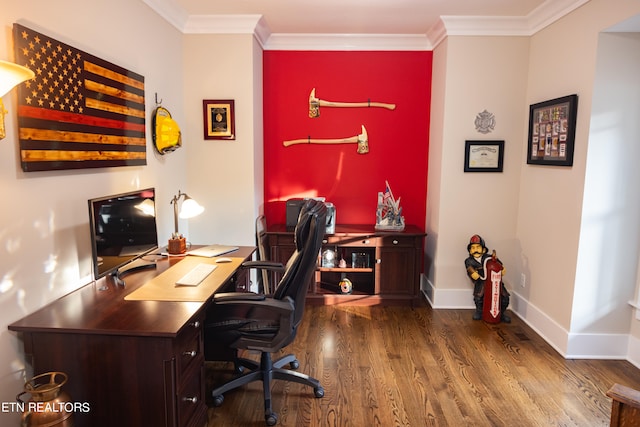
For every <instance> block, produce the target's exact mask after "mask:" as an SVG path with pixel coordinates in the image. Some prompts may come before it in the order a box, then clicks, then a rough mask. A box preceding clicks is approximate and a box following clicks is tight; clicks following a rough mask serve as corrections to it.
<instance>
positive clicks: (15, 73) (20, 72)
mask: <svg viewBox="0 0 640 427" xmlns="http://www.w3.org/2000/svg"><path fill="white" fill-rule="evenodd" d="M34 77H35V74H34V73H33V71H31V70H30V69H28V68H26V67H23V66H21V65H18V64H14V63H12V62H7V61H2V60H0V139H4V137H5V136H6V134H5V131H4V115H5V114H7V110H5V109H4V104H3V102H2V97H3V96H5V95H6V94H7V93H9V91H10V90H11V89H13V88H14V87H15V86H17V85H18V84H20V83H22V82H24V81H25V80H29V79H32V78H34Z"/></svg>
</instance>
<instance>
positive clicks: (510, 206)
mask: <svg viewBox="0 0 640 427" xmlns="http://www.w3.org/2000/svg"><path fill="white" fill-rule="evenodd" d="M528 49H529V40H528V38H526V37H448V38H447V40H446V41H445V42H443V43H442V44H441V45H439V46H438V47H437V49H436V51H435V52H434V73H433V87H434V93H433V98H432V106H431V111H432V121H431V126H432V128H431V134H430V142H429V144H430V152H429V161H430V164H429V193H428V198H429V199H428V201H427V205H428V207H429V212H430V213H429V218H428V219H427V221H428V226H427V233H428V237H427V253H428V256H431V257H433V262H432V266H431V268H430V269H428V270H427V276H428V278H429V284H428V285H427V294H431V298H432V303H433V305H434V307H436V308H448V307H467V308H470V307H473V296H472V284H471V281H470V280H469V278H468V277H467V275H466V271H465V269H464V259H465V258H466V257H467V256H468V252H467V244H468V243H469V239H470V237H471V236H472V235H474V234H480V235H481V236H482V237H483V238H484V239H485V241H486V242H487V246H488V247H489V249H490V250H493V249H495V250H496V252H497V254H498V256H499V257H500V259H501V260H502V261H503V262H504V264H505V266H506V269H507V279H506V280H507V281H508V282H509V283H511V282H513V280H512V277H511V275H510V271H511V270H512V269H513V270H514V271H515V270H516V269H517V267H516V266H515V264H518V258H517V257H516V254H517V251H518V247H517V244H516V243H515V241H514V236H515V234H516V220H517V208H518V205H517V201H518V189H519V188H518V182H519V177H520V170H521V164H520V163H521V162H520V159H521V157H522V151H523V148H524V145H523V144H522V134H523V133H524V126H525V123H526V114H527V113H526V109H525V106H524V102H523V100H524V96H525V88H526V78H527V73H528V70H527V67H528V62H527V60H528ZM518 106H519V107H518ZM484 110H487V111H488V112H490V113H492V114H494V116H495V120H496V126H495V129H494V130H493V131H492V132H491V133H488V134H482V133H479V132H478V131H477V130H476V127H475V118H476V116H477V114H478V113H480V112H482V111H484ZM466 140H504V141H505V143H504V147H505V148H504V169H503V172H502V173H484V172H483V173H472V172H467V173H465V172H464V170H463V166H464V148H465V141H466ZM432 168H433V169H432ZM436 171H439V175H438V173H437V172H436ZM432 192H433V193H432ZM436 254H437V255H436ZM427 267H429V266H427Z"/></svg>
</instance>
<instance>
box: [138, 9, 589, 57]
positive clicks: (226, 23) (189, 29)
mask: <svg viewBox="0 0 640 427" xmlns="http://www.w3.org/2000/svg"><path fill="white" fill-rule="evenodd" d="M142 1H143V2H144V3H145V4H147V5H148V6H149V7H150V8H152V9H153V10H154V11H155V12H156V13H157V14H158V15H160V16H161V17H163V18H164V19H165V20H167V22H169V23H170V24H171V25H173V26H174V27H176V28H177V29H178V30H180V31H181V32H182V33H184V34H253V35H254V36H255V38H256V39H257V40H258V42H259V43H260V45H261V46H262V48H263V49H265V50H433V49H434V48H435V47H436V46H437V45H438V44H440V43H441V42H442V40H444V39H445V38H446V37H448V36H531V35H533V34H535V33H537V32H538V31H540V30H542V29H544V28H545V27H547V26H549V25H550V24H552V23H554V22H555V21H557V20H558V19H560V18H562V17H563V16H565V15H567V14H568V13H570V12H572V11H574V10H575V9H577V8H579V7H580V6H582V5H584V4H585V3H587V2H589V0H546V1H545V2H544V3H542V4H541V5H540V6H539V7H537V8H536V9H534V10H533V11H532V12H531V13H529V15H527V16H441V17H440V19H439V20H438V22H437V23H436V24H434V25H433V26H432V27H431V28H429V29H428V31H427V32H426V34H288V33H271V31H270V30H269V27H268V25H267V24H266V22H265V20H264V18H263V16H262V15H191V16H189V15H187V13H186V12H185V11H184V10H183V9H182V8H180V7H179V6H177V5H176V4H175V3H174V2H172V1H171V0H142Z"/></svg>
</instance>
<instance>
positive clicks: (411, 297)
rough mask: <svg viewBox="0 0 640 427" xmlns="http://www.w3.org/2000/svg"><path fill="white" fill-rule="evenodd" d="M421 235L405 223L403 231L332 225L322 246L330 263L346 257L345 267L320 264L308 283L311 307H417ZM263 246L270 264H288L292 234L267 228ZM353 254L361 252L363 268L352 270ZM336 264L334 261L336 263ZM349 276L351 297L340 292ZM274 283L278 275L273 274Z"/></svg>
mask: <svg viewBox="0 0 640 427" xmlns="http://www.w3.org/2000/svg"><path fill="white" fill-rule="evenodd" d="M425 236H426V233H424V232H423V231H422V230H421V229H419V228H418V227H416V226H411V225H407V226H406V227H405V229H404V230H403V231H379V230H375V229H374V226H373V225H357V224H356V225H345V224H342V225H341V224H336V227H335V232H334V233H333V234H327V235H326V236H325V237H324V240H323V248H322V250H321V251H320V252H321V254H324V251H325V250H332V251H333V252H334V254H333V255H334V257H335V258H334V259H335V260H337V259H344V260H345V261H346V262H347V265H348V267H342V268H341V267H322V265H321V264H320V262H321V260H322V259H323V258H322V255H320V258H319V260H318V261H319V264H318V266H317V268H316V272H315V275H313V277H312V278H311V280H310V283H309V293H308V294H307V301H308V302H312V303H314V304H359V305H365V304H366V305H377V304H393V305H396V304H409V305H414V304H417V303H418V301H419V299H420V290H419V282H420V271H421V268H420V266H421V263H420V261H421V260H422V258H423V253H422V248H423V244H424V237H425ZM265 246H266V247H267V248H268V253H269V256H270V257H271V259H272V260H273V261H278V262H282V263H284V262H287V260H288V259H289V257H290V256H291V254H292V253H294V252H295V250H296V246H295V244H294V241H293V233H292V231H291V230H288V229H287V228H286V227H285V225H283V224H274V225H270V226H269V227H268V228H267V231H266V233H265ZM354 254H358V255H360V254H362V255H363V256H364V257H365V258H366V261H365V264H364V265H369V267H366V268H353V267H351V262H350V261H352V258H355V256H354ZM336 262H337V261H336ZM344 277H346V278H348V279H349V280H350V281H351V283H352V286H353V291H352V293H351V294H343V293H342V292H341V290H340V288H339V283H340V281H341V280H342V279H343V278H344ZM271 280H273V281H274V282H277V280H279V275H278V274H277V273H272V276H271Z"/></svg>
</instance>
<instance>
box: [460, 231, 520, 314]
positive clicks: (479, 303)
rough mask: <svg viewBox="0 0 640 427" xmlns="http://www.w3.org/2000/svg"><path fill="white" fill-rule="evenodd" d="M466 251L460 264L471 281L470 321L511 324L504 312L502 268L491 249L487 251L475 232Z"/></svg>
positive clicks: (504, 297)
mask: <svg viewBox="0 0 640 427" xmlns="http://www.w3.org/2000/svg"><path fill="white" fill-rule="evenodd" d="M467 251H468V252H469V257H468V258H467V259H465V260H464V266H465V268H466V269H467V275H468V276H469V278H470V279H471V280H472V281H473V301H474V302H475V304H476V311H475V312H474V313H473V320H480V319H483V320H485V321H486V322H489V323H498V322H500V321H502V322H505V323H511V318H510V317H509V316H507V314H506V310H507V307H508V306H509V292H507V289H506V288H505V287H504V283H503V282H502V276H503V275H504V271H505V270H504V266H503V265H502V263H501V262H500V260H499V259H498V258H497V256H496V253H495V251H493V253H492V254H488V253H487V252H488V250H487V247H486V246H485V243H484V239H483V238H482V237H480V236H479V235H477V234H474V235H473V236H471V239H470V240H469V244H468V245H467Z"/></svg>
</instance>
